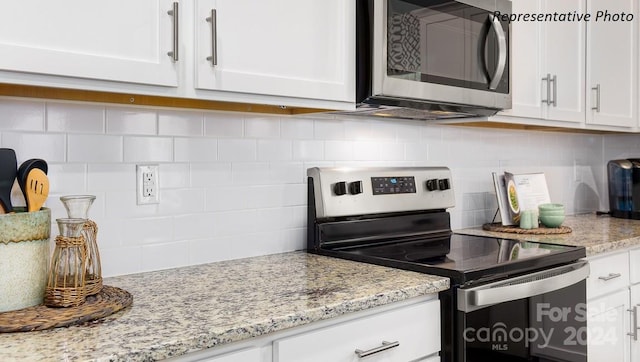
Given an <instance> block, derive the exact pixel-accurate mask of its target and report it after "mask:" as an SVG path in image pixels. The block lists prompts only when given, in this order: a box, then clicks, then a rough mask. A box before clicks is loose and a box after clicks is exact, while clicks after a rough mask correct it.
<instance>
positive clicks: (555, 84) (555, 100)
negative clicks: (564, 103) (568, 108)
mask: <svg viewBox="0 0 640 362" xmlns="http://www.w3.org/2000/svg"><path fill="white" fill-rule="evenodd" d="M549 83H553V101H551V102H550V103H549V104H550V105H553V106H554V107H557V106H558V77H557V76H556V75H555V74H554V75H553V78H551V79H549Z"/></svg>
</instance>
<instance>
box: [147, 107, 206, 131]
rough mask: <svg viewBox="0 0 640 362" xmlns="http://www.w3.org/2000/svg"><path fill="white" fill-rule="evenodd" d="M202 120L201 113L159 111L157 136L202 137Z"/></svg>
mask: <svg viewBox="0 0 640 362" xmlns="http://www.w3.org/2000/svg"><path fill="white" fill-rule="evenodd" d="M203 133H204V118H203V114H202V113H201V112H186V111H182V112H179V111H161V112H159V113H158V134H159V135H161V136H202V135H203Z"/></svg>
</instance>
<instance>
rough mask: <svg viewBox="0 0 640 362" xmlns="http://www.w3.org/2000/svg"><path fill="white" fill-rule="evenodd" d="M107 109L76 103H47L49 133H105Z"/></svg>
mask: <svg viewBox="0 0 640 362" xmlns="http://www.w3.org/2000/svg"><path fill="white" fill-rule="evenodd" d="M104 119H105V107H104V106H96V105H85V104H74V103H47V122H46V124H47V131H49V132H66V133H104V132H105V122H104Z"/></svg>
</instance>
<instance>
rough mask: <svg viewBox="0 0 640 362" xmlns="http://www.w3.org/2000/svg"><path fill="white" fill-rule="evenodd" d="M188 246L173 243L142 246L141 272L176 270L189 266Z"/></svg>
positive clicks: (184, 243)
mask: <svg viewBox="0 0 640 362" xmlns="http://www.w3.org/2000/svg"><path fill="white" fill-rule="evenodd" d="M188 248H189V244H188V243H186V242H173V243H165V244H149V245H143V246H142V262H141V263H142V265H141V268H142V270H143V271H152V270H158V269H169V268H178V267H181V266H187V265H189V249H188Z"/></svg>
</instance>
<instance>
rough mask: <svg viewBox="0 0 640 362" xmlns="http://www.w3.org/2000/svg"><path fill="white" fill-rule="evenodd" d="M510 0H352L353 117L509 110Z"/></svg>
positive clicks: (459, 114)
mask: <svg viewBox="0 0 640 362" xmlns="http://www.w3.org/2000/svg"><path fill="white" fill-rule="evenodd" d="M496 12H499V13H501V14H509V13H511V1H509V0H456V1H452V0H356V17H357V19H356V36H357V37H356V47H357V50H356V70H357V72H356V73H357V74H356V78H357V79H356V98H357V99H356V101H357V105H358V107H357V110H356V112H354V114H360V115H374V116H387V117H395V118H413V119H416V118H417V119H432V118H459V117H475V116H489V115H493V114H495V113H496V112H498V111H499V110H501V109H506V108H511V87H510V77H509V74H510V71H511V67H510V57H509V52H510V51H509V39H510V26H509V23H508V22H506V21H501V20H500V17H498V16H496V14H497V13H496Z"/></svg>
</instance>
